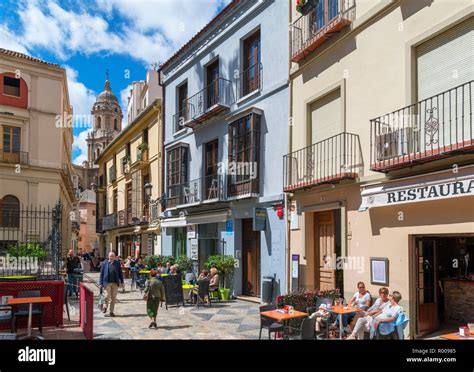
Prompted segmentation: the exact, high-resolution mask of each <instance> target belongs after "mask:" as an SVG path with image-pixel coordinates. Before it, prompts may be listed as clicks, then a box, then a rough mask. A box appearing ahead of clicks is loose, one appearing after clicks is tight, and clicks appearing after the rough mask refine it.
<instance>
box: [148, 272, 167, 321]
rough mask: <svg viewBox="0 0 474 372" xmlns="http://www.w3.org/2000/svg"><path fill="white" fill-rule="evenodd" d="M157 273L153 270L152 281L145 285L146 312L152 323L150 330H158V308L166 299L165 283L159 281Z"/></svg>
mask: <svg viewBox="0 0 474 372" xmlns="http://www.w3.org/2000/svg"><path fill="white" fill-rule="evenodd" d="M156 275H157V272H156V271H155V270H151V272H150V279H149V280H148V281H147V282H146V285H145V296H144V299H145V300H146V312H147V314H148V316H149V317H150V320H151V323H150V325H149V326H148V328H155V329H158V325H157V324H156V316H157V315H158V307H159V305H160V302H161V301H162V300H164V298H165V289H164V287H163V283H162V282H161V281H160V280H158V279H157V277H156Z"/></svg>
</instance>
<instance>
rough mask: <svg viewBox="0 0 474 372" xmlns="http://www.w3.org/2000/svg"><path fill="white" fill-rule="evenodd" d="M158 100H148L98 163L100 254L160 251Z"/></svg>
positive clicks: (127, 254)
mask: <svg viewBox="0 0 474 372" xmlns="http://www.w3.org/2000/svg"><path fill="white" fill-rule="evenodd" d="M161 138H162V132H161V101H160V100H154V101H152V102H151V103H150V104H149V105H148V106H147V107H146V108H145V109H144V110H143V111H142V112H141V113H140V114H139V115H138V116H137V117H136V118H135V120H134V121H133V122H131V123H130V124H129V125H128V126H127V127H126V128H125V129H124V130H123V131H122V132H121V133H120V134H119V135H118V136H117V137H116V138H115V139H114V140H113V141H112V142H111V143H110V144H109V146H107V147H106V148H105V150H104V151H103V152H102V154H101V155H100V156H99V158H98V159H97V164H98V166H99V188H98V208H97V209H98V219H99V222H98V226H99V230H98V232H99V233H100V234H99V239H100V255H101V257H105V256H106V253H107V252H109V251H111V250H113V251H115V252H116V253H117V254H118V255H119V256H122V257H127V256H137V255H151V254H157V253H159V252H160V244H161V239H160V230H159V229H160V226H159V217H160V213H161V207H160V204H159V202H158V199H159V198H160V197H161V194H162V191H161V177H162V174H161V172H162V170H161V161H162V159H161V156H162V140H161Z"/></svg>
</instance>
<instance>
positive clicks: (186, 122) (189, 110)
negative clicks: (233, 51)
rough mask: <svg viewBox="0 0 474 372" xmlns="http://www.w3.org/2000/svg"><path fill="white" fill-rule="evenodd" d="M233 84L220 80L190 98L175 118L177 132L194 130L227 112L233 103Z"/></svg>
mask: <svg viewBox="0 0 474 372" xmlns="http://www.w3.org/2000/svg"><path fill="white" fill-rule="evenodd" d="M233 98H234V97H233V92H232V82H231V81H230V80H227V79H224V78H218V79H216V80H215V81H214V82H212V83H211V84H209V85H208V86H207V87H205V88H204V89H202V90H201V91H199V92H198V93H196V94H195V95H193V96H192V97H189V98H188V99H186V101H185V102H184V107H183V108H182V109H181V110H180V111H178V112H177V113H176V114H175V115H174V116H173V123H174V127H175V132H176V131H178V130H180V129H183V127H185V126H186V127H190V128H194V127H196V126H197V125H199V124H202V123H204V122H205V121H206V120H209V119H211V118H212V117H215V116H217V115H219V114H221V113H222V112H224V111H227V110H228V109H229V107H230V106H231V104H232V103H233Z"/></svg>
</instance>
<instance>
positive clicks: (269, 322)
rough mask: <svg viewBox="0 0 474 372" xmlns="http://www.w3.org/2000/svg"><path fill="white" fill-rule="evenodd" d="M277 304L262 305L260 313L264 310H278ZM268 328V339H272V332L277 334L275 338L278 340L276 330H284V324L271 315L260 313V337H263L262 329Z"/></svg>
mask: <svg viewBox="0 0 474 372" xmlns="http://www.w3.org/2000/svg"><path fill="white" fill-rule="evenodd" d="M276 308H277V307H276V305H264V306H260V313H262V312H264V311H271V310H276ZM264 328H265V329H268V339H269V340H270V339H271V334H272V333H274V334H275V340H276V332H283V331H284V325H283V324H281V323H278V322H277V321H276V320H274V319H271V318H269V317H266V316H263V315H260V333H259V335H258V339H259V340H261V339H262V329H264Z"/></svg>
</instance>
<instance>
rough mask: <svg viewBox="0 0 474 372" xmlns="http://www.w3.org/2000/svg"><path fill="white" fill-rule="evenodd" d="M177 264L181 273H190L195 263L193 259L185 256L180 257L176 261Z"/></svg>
mask: <svg viewBox="0 0 474 372" xmlns="http://www.w3.org/2000/svg"><path fill="white" fill-rule="evenodd" d="M175 264H176V265H178V268H179V271H180V272H181V273H186V272H190V271H191V270H192V267H193V261H192V260H191V258H189V257H188V256H185V255H183V256H179V257H178V258H177V259H176V261H175Z"/></svg>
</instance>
